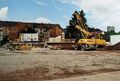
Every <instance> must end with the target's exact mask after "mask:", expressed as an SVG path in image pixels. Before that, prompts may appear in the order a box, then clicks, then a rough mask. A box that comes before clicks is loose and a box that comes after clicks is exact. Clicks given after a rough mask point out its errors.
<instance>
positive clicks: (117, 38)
mask: <svg viewBox="0 0 120 81" xmlns="http://www.w3.org/2000/svg"><path fill="white" fill-rule="evenodd" d="M118 42H120V35H111V36H110V43H111V44H112V45H114V44H116V43H118Z"/></svg>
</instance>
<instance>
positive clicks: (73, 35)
mask: <svg viewBox="0 0 120 81" xmlns="http://www.w3.org/2000/svg"><path fill="white" fill-rule="evenodd" d="M74 13H77V14H79V15H80V16H81V17H82V20H83V22H84V23H85V25H86V26H88V25H87V19H86V18H85V13H84V11H83V10H81V11H75V12H74ZM78 24H79V22H78V20H77V18H76V17H75V16H74V15H72V18H71V20H69V26H67V27H66V32H65V37H66V38H70V39H80V38H81V37H82V36H81V33H80V32H79V31H78V29H76V28H75V26H76V25H78Z"/></svg>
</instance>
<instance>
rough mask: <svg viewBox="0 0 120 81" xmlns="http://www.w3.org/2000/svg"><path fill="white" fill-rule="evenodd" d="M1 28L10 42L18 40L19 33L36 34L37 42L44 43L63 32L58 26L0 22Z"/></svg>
mask: <svg viewBox="0 0 120 81" xmlns="http://www.w3.org/2000/svg"><path fill="white" fill-rule="evenodd" d="M1 26H2V27H3V34H4V35H7V36H8V40H10V41H15V40H16V39H19V37H20V33H33V32H34V33H38V40H39V41H40V42H44V41H49V38H52V37H53V38H54V37H57V36H60V35H62V31H63V30H62V28H61V26H60V25H59V24H43V23H29V22H28V23H27V22H12V21H0V27H1Z"/></svg>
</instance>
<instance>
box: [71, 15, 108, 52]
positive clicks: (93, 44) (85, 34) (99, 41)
mask: <svg viewBox="0 0 120 81" xmlns="http://www.w3.org/2000/svg"><path fill="white" fill-rule="evenodd" d="M73 16H75V17H76V19H77V22H78V24H77V25H75V28H77V29H78V30H79V31H80V33H81V35H82V38H81V39H79V40H78V41H77V42H76V47H77V48H79V47H80V48H81V50H82V51H84V50H88V49H96V48H98V47H104V46H105V45H106V41H105V40H104V39H103V38H102V34H103V33H95V32H89V30H88V28H87V26H86V25H85V23H84V22H83V20H82V17H81V16H80V15H79V13H73Z"/></svg>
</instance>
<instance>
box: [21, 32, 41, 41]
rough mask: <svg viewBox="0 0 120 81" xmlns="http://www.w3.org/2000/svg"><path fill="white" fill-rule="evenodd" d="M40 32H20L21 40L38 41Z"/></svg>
mask: <svg viewBox="0 0 120 81" xmlns="http://www.w3.org/2000/svg"><path fill="white" fill-rule="evenodd" d="M38 40H39V38H38V33H21V34H20V41H21V42H25V41H26V42H32V41H38Z"/></svg>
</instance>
